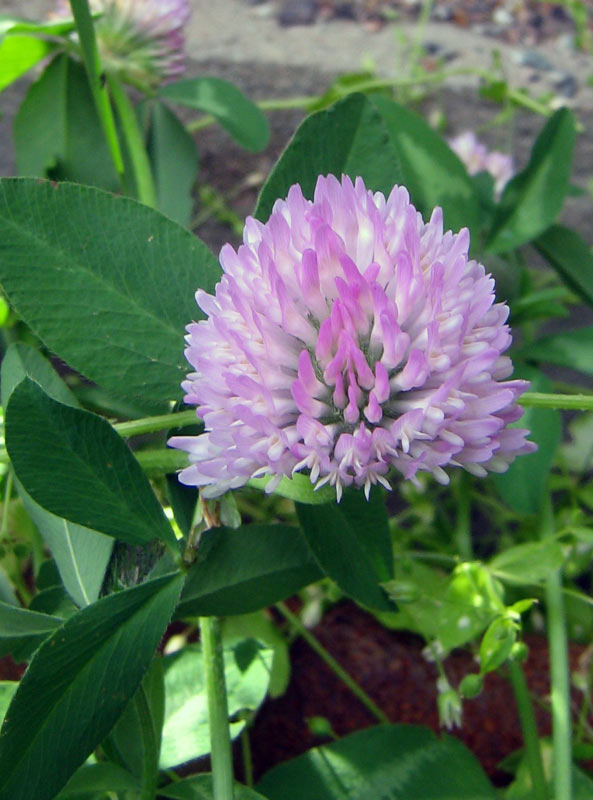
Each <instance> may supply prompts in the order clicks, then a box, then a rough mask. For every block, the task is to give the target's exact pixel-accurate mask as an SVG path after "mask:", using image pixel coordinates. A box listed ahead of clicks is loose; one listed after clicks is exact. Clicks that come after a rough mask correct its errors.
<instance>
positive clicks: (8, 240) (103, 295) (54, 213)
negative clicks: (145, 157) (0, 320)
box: [0, 179, 220, 413]
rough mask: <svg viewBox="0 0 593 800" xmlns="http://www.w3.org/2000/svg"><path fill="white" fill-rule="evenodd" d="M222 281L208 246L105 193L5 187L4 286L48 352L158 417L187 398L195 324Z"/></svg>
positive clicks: (1, 196) (0, 269)
mask: <svg viewBox="0 0 593 800" xmlns="http://www.w3.org/2000/svg"><path fill="white" fill-rule="evenodd" d="M219 275H220V268H219V266H218V264H217V262H216V259H215V258H214V256H213V255H212V253H211V252H210V251H209V250H208V248H207V247H206V246H205V245H204V244H203V243H202V242H200V240H199V239H197V238H196V237H195V236H193V235H192V234H191V233H189V232H188V231H186V230H184V229H183V228H182V227H181V226H179V225H177V224H176V223H174V222H172V221H171V220H169V219H167V218H166V217H164V216H162V215H161V214H159V213H158V212H156V211H153V210H152V209H150V208H147V207H146V206H143V205H140V203H137V202H135V201H134V200H130V199H129V198H125V197H114V196H113V195H110V194H108V193H106V192H102V191H101V190H99V189H91V188H88V187H84V186H73V185H68V184H59V185H58V186H57V187H55V186H52V185H51V184H50V183H46V182H43V181H35V180H26V179H4V180H2V181H0V284H1V285H2V288H3V289H4V291H5V292H6V294H7V296H8V298H9V300H10V302H11V303H12V304H13V305H14V307H15V309H16V311H17V313H18V314H19V316H21V317H22V319H23V320H24V321H25V322H26V323H27V324H28V325H29V326H30V327H31V328H32V329H33V331H34V332H35V333H36V334H37V335H38V336H39V338H40V339H41V340H42V341H43V342H44V344H46V345H47V347H48V348H49V349H50V350H52V351H53V352H55V353H56V354H57V355H59V356H60V358H62V359H64V361H66V362H67V363H68V364H70V366H72V367H74V368H75V369H77V370H78V371H79V372H81V373H82V374H84V375H86V376H87V377H88V378H90V379H91V380H93V381H95V382H96V383H99V384H101V385H102V386H103V387H104V388H105V389H107V390H108V391H109V392H110V393H111V394H112V395H113V397H117V398H120V399H123V400H126V401H127V402H129V403H131V404H133V406H134V407H135V408H137V409H139V410H140V411H146V412H147V413H152V412H156V411H159V410H163V409H165V410H166V404H167V402H168V401H169V400H172V399H175V398H177V397H179V396H180V395H181V388H180V383H181V381H182V380H183V378H184V377H185V374H186V372H187V365H186V363H185V359H184V357H183V337H184V329H185V325H186V324H187V323H188V322H190V321H191V320H192V319H197V318H199V317H200V311H199V309H198V307H197V306H196V303H195V300H194V294H195V291H196V289H197V288H198V286H201V287H202V288H204V289H206V290H207V291H213V289H214V285H215V283H216V281H217V280H218V277H219Z"/></svg>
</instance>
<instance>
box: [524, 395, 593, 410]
mask: <svg viewBox="0 0 593 800" xmlns="http://www.w3.org/2000/svg"><path fill="white" fill-rule="evenodd" d="M517 402H518V403H519V405H521V406H523V407H525V408H554V409H566V410H573V411H593V394H545V393H544V392H525V394H523V395H521V397H520V398H519V399H518V400H517Z"/></svg>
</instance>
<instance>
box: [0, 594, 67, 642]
mask: <svg viewBox="0 0 593 800" xmlns="http://www.w3.org/2000/svg"><path fill="white" fill-rule="evenodd" d="M62 622H63V620H61V619H59V618H58V617H52V616H50V615H49V614H39V613H38V612H37V611H27V609H26V608H18V606H11V605H8V603H0V638H2V639H4V638H7V637H8V638H13V637H17V636H19V637H20V636H27V637H28V636H40V635H41V636H43V635H46V634H47V635H48V634H50V633H51V632H52V631H55V629H56V628H59V627H60V625H61V624H62Z"/></svg>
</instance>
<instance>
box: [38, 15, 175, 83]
mask: <svg viewBox="0 0 593 800" xmlns="http://www.w3.org/2000/svg"><path fill="white" fill-rule="evenodd" d="M90 8H91V12H92V13H93V14H97V13H101V14H102V16H101V17H100V18H99V19H98V20H97V21H96V23H95V33H96V36H97V46H98V48H99V54H100V56H101V63H102V64H103V66H104V67H105V69H106V70H107V71H112V72H119V73H121V74H122V75H123V77H124V78H125V79H127V80H130V81H131V82H132V83H138V84H140V85H142V86H147V87H155V86H158V85H159V84H160V83H162V82H163V81H166V80H168V79H171V78H175V77H177V76H179V75H181V74H182V73H183V70H184V52H183V47H184V37H183V28H184V26H185V24H186V23H187V21H188V19H189V16H190V7H189V0H90ZM71 15H72V12H71V10H70V3H69V2H68V1H67V0H58V2H57V7H56V11H55V13H54V15H53V16H54V17H64V16H65V17H70V16H71Z"/></svg>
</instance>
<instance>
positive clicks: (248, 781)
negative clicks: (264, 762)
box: [241, 725, 254, 788]
mask: <svg viewBox="0 0 593 800" xmlns="http://www.w3.org/2000/svg"><path fill="white" fill-rule="evenodd" d="M241 755H242V757H243V772H244V773H245V785H246V786H249V787H250V788H253V786H254V781H253V759H252V758H251V742H250V740H249V725H245V727H244V728H243V730H242V731H241Z"/></svg>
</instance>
